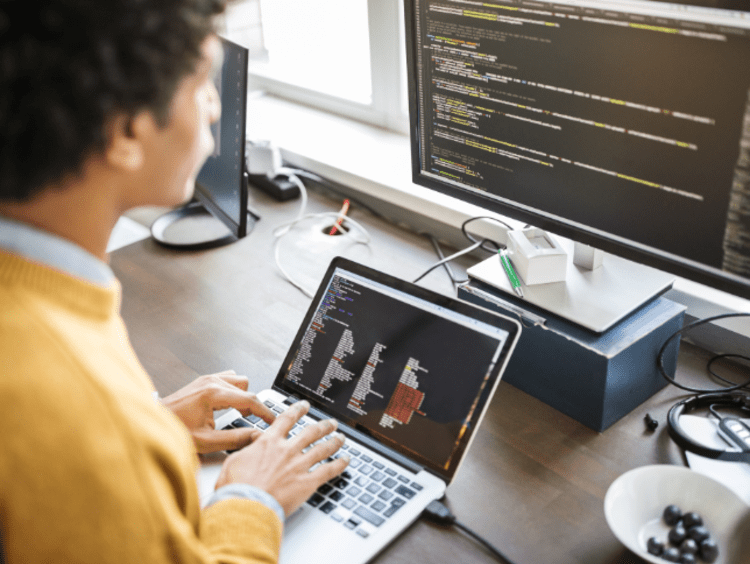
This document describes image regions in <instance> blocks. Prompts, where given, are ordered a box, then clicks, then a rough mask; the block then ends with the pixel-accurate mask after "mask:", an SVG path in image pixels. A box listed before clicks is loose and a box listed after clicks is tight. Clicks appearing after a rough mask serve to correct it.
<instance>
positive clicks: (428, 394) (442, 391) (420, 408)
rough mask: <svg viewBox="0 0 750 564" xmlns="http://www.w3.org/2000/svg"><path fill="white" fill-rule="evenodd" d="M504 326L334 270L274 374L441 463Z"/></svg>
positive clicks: (469, 416) (460, 444)
mask: <svg viewBox="0 0 750 564" xmlns="http://www.w3.org/2000/svg"><path fill="white" fill-rule="evenodd" d="M507 337H508V333H507V332H506V331H504V330H502V329H499V328H498V327H494V326H492V325H489V324H486V323H484V322H481V321H478V320H476V319H472V318H470V317H467V316H465V315H462V314H459V313H456V312H455V311H452V310H450V309H447V308H444V307H441V306H439V305H436V304H432V303H430V302H428V301H425V300H422V299H420V298H418V297H416V296H413V295H411V294H406V293H403V292H400V291H399V290H395V289H393V288H390V287H387V286H384V285H381V284H380V283H378V282H375V281H372V280H369V279H365V278H361V277H359V276H357V275H355V274H352V273H348V272H346V271H341V270H340V269H339V270H337V271H336V272H335V274H334V276H333V277H332V279H331V282H330V284H329V285H328V288H327V289H326V292H325V293H324V294H323V297H322V299H321V301H320V302H319V303H318V304H317V308H316V309H315V310H314V313H313V315H312V318H311V319H310V322H309V324H308V325H307V327H306V328H305V331H304V333H303V334H302V339H301V341H300V342H299V344H298V346H297V349H296V351H294V354H293V355H292V356H291V357H290V358H291V361H290V362H289V364H288V366H287V368H286V370H287V372H286V374H285V376H284V383H285V384H286V385H287V387H289V388H293V389H296V390H298V392H299V395H301V396H302V397H305V398H308V399H311V400H313V402H314V403H318V404H323V405H324V406H325V407H323V409H325V410H326V411H328V412H329V413H333V414H336V416H337V417H338V418H340V419H341V420H342V421H344V422H346V423H348V424H350V425H352V426H355V427H357V428H360V429H361V428H364V429H366V430H367V432H368V434H370V435H372V436H374V437H376V438H377V439H378V440H380V441H381V442H383V443H385V444H386V445H388V446H392V447H394V448H397V450H400V451H402V452H403V451H406V453H407V454H408V455H410V456H411V457H412V458H413V459H415V460H416V461H417V462H421V463H428V465H430V466H434V467H437V468H441V469H444V470H448V469H449V468H450V467H451V465H452V463H454V462H455V461H454V458H455V457H456V456H460V454H461V452H462V450H463V449H464V448H465V446H466V442H467V441H468V438H469V436H470V434H471V431H472V430H473V428H474V426H475V425H476V422H477V421H478V418H479V416H480V410H481V408H482V407H483V405H480V398H482V397H485V399H486V395H487V393H488V392H489V390H488V388H489V387H491V386H492V385H494V382H491V381H490V380H491V378H490V377H491V375H492V373H493V369H494V367H495V365H496V363H497V362H498V360H499V359H500V356H501V353H502V351H503V345H504V343H505V341H506V339H507Z"/></svg>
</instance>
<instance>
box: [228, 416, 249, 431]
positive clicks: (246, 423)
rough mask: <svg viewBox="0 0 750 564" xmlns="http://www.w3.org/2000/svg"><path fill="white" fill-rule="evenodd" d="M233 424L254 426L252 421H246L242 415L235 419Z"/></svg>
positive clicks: (236, 425)
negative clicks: (251, 423)
mask: <svg viewBox="0 0 750 564" xmlns="http://www.w3.org/2000/svg"><path fill="white" fill-rule="evenodd" d="M232 425H234V426H235V427H237V428H239V427H252V425H250V422H249V421H246V420H245V419H243V418H242V417H240V418H239V419H235V420H234V421H232Z"/></svg>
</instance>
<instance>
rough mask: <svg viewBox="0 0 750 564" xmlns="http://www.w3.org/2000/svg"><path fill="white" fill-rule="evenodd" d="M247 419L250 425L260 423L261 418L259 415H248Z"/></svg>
mask: <svg viewBox="0 0 750 564" xmlns="http://www.w3.org/2000/svg"><path fill="white" fill-rule="evenodd" d="M245 419H247V420H248V421H250V423H257V422H258V421H260V417H258V416H257V415H248V416H247V417H245Z"/></svg>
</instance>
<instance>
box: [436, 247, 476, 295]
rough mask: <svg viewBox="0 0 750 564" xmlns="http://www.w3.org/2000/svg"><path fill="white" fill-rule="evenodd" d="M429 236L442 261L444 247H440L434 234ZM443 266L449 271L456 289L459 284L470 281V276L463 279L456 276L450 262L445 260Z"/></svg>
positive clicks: (443, 258)
mask: <svg viewBox="0 0 750 564" xmlns="http://www.w3.org/2000/svg"><path fill="white" fill-rule="evenodd" d="M429 238H430V241H431V242H432V246H433V248H434V249H435V253H436V254H437V256H438V258H439V259H440V260H441V261H443V260H445V253H443V249H441V248H440V243H439V242H438V240H437V239H435V237H433V236H432V235H429ZM456 258H458V257H456ZM443 268H444V269H445V272H447V273H448V278H450V279H451V283H452V284H453V289H454V290H455V289H456V288H457V286H458V285H459V284H465V283H466V282H468V281H469V279H468V278H466V279H463V280H459V279H458V278H456V275H455V274H453V269H452V268H451V265H450V262H444V263H443Z"/></svg>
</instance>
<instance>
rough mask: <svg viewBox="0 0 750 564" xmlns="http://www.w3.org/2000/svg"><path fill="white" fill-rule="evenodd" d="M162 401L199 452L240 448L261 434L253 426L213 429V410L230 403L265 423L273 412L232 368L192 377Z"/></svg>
mask: <svg viewBox="0 0 750 564" xmlns="http://www.w3.org/2000/svg"><path fill="white" fill-rule="evenodd" d="M162 402H163V403H164V405H165V406H166V407H168V408H169V409H171V410H172V412H174V414H175V415H177V417H178V418H179V419H180V420H181V421H182V422H183V423H184V424H185V426H186V427H187V428H188V430H189V431H190V434H191V435H192V436H193V442H195V448H196V449H197V450H198V452H199V453H207V452H216V451H219V450H235V449H238V448H242V447H243V446H245V445H247V444H249V443H251V442H252V441H254V440H255V439H256V438H257V437H258V436H260V435H261V434H262V433H261V431H259V430H257V429H246V428H243V429H231V430H226V431H223V430H218V429H215V428H214V411H216V410H219V409H226V408H228V407H233V408H235V409H236V410H238V411H239V412H240V413H242V415H250V414H251V413H252V414H255V415H257V416H258V417H260V418H262V419H263V420H264V421H266V422H268V423H273V421H274V419H275V414H274V412H273V411H271V410H270V409H268V408H267V407H266V406H265V405H263V403H262V402H261V401H259V400H258V398H257V397H255V394H252V393H250V392H248V391H247V378H246V377H244V376H237V375H236V374H235V373H234V371H233V370H228V371H225V372H220V373H218V374H210V375H208V376H201V377H200V378H196V379H195V380H193V381H192V382H191V383H190V384H188V385H187V386H185V387H184V388H181V389H179V390H177V391H176V392H175V393H174V394H171V395H169V396H167V397H165V398H163V399H162Z"/></svg>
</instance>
